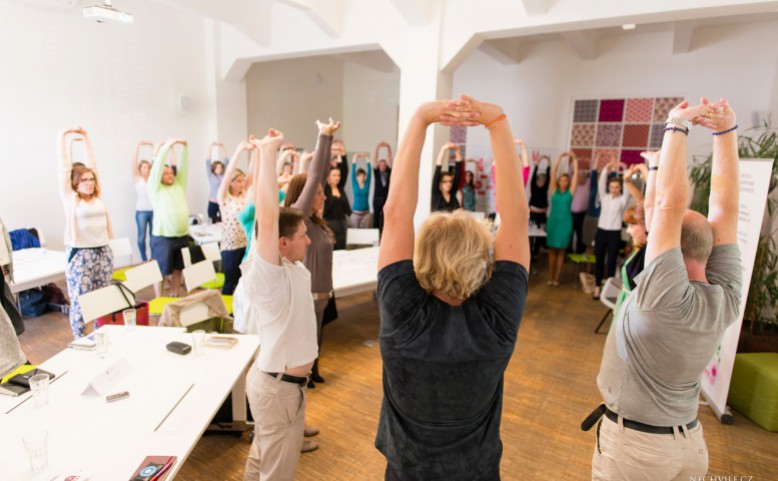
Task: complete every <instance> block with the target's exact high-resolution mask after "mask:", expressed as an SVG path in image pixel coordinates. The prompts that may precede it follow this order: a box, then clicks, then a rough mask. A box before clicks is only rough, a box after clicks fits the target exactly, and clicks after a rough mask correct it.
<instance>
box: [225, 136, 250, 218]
mask: <svg viewBox="0 0 778 481" xmlns="http://www.w3.org/2000/svg"><path fill="white" fill-rule="evenodd" d="M254 148H255V146H254V144H252V143H250V142H246V141H245V140H244V141H242V142H241V143H240V144H238V147H237V148H236V149H235V153H234V154H233V155H232V159H230V162H229V164H227V170H226V171H225V172H224V176H222V181H221V183H220V184H219V191H218V193H217V194H216V198H217V199H218V201H219V203H220V204H221V203H224V202H226V201H227V194H229V193H230V182H232V176H233V174H235V171H236V170H237V169H238V159H239V158H240V154H242V153H243V152H244V151H249V155H251V152H253V150H254Z"/></svg>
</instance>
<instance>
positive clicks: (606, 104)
mask: <svg viewBox="0 0 778 481" xmlns="http://www.w3.org/2000/svg"><path fill="white" fill-rule="evenodd" d="M682 100H683V97H653V98H651V97H644V98H629V99H597V100H593V99H583V100H576V101H575V105H574V106H573V124H572V128H571V135H570V148H571V149H572V150H573V152H575V154H576V156H577V157H578V158H579V160H581V161H582V163H583V162H586V163H588V161H591V160H592V159H594V157H595V156H596V155H597V153H602V154H610V155H611V156H613V157H614V158H616V159H619V160H620V161H621V162H624V163H625V164H627V165H631V164H634V163H637V162H642V158H641V157H640V152H642V151H644V150H657V149H659V148H660V147H661V146H662V137H663V135H664V121H665V120H666V119H667V114H668V113H669V112H670V109H672V108H673V107H674V106H676V105H678V104H679V103H681V101H682Z"/></svg>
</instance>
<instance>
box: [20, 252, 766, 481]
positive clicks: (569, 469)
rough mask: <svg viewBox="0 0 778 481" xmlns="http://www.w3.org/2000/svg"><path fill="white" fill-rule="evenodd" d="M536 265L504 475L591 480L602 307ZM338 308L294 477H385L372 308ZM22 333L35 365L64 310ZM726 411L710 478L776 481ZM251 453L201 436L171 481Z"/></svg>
mask: <svg viewBox="0 0 778 481" xmlns="http://www.w3.org/2000/svg"><path fill="white" fill-rule="evenodd" d="M543 267H544V266H542V265H541V266H540V268H539V270H540V275H537V276H531V282H530V290H529V297H528V301H527V309H526V311H525V314H524V318H523V319H522V323H521V328H520V329H519V340H518V343H517V345H516V350H515V352H514V355H513V359H512V361H511V363H510V365H509V366H508V370H507V371H506V374H505V400H504V408H503V421H502V440H503V444H504V452H503V457H502V478H503V479H504V480H549V479H564V480H578V479H589V478H590V473H591V457H592V451H593V447H594V432H593V431H590V432H586V433H585V432H582V431H581V430H580V428H579V426H580V423H581V421H582V420H583V418H584V417H586V415H587V414H588V413H589V412H590V411H591V410H592V409H593V408H594V407H595V406H596V405H597V404H598V403H599V402H600V396H599V393H598V391H597V388H596V385H595V377H596V375H597V371H598V369H599V365H600V359H601V356H602V349H603V345H604V342H605V336H604V335H597V334H594V333H593V331H594V327H595V326H596V325H597V322H598V321H599V319H600V317H601V316H602V314H603V313H604V312H605V308H604V307H603V306H602V304H600V303H599V302H595V301H592V300H591V298H590V297H588V296H586V295H584V294H583V292H582V291H581V290H580V288H578V286H577V284H576V283H575V282H574V277H575V270H574V267H573V266H570V265H565V268H564V269H565V270H564V273H563V283H562V285H561V286H559V287H548V286H546V283H545V277H544V268H543ZM338 310H339V314H340V319H338V320H337V321H336V322H334V323H333V324H330V325H329V326H327V327H326V329H325V339H324V345H323V349H322V357H321V369H322V375H323V376H324V377H325V379H326V383H325V384H320V385H317V387H316V389H314V390H310V391H309V397H308V422H309V423H310V424H314V425H317V426H319V428H320V429H321V434H320V435H319V436H317V437H316V438H315V439H316V440H317V441H318V442H319V444H320V446H321V447H320V448H319V450H318V451H315V452H312V453H308V454H303V455H302V456H301V458H300V464H299V468H298V473H297V478H296V479H297V480H300V481H307V480H311V481H313V480H317V481H328V480H332V481H348V480H380V479H383V472H384V469H385V461H384V458H383V457H382V455H381V454H380V453H379V452H378V451H377V450H376V449H375V447H374V446H373V441H374V438H375V432H376V427H377V424H378V413H379V408H380V405H381V357H380V353H379V349H378V323H379V319H378V312H377V309H376V304H375V301H374V300H373V298H372V296H371V295H370V294H364V295H359V296H353V297H350V298H346V299H341V300H339V301H338ZM26 326H27V332H26V333H25V334H23V335H22V336H21V340H22V345H23V348H24V350H25V353H26V354H27V356H28V358H29V359H30V361H32V362H35V363H40V362H43V361H44V360H46V359H47V358H49V357H50V356H52V355H54V354H56V353H57V352H58V351H59V350H61V349H63V348H64V347H65V346H66V345H67V343H68V342H69V340H70V329H69V327H68V323H67V318H66V317H65V316H64V315H62V314H51V313H50V314H47V315H45V316H42V317H39V318H36V319H29V320H27V321H26ZM734 414H735V421H734V424H733V425H730V426H725V425H722V424H720V423H719V422H718V421H717V420H716V419H715V417H714V416H713V414H712V412H711V411H710V409H708V408H707V407H701V408H700V419H701V421H702V423H703V425H704V429H705V437H706V440H707V443H708V449H709V451H710V470H709V475H711V476H713V478H709V479H716V478H715V476H719V477H720V478H719V479H735V478H734V476H753V478H752V479H753V480H755V481H757V480H759V481H775V480H778V434H776V433H769V432H767V431H764V430H763V429H762V428H760V427H759V426H757V425H755V424H754V423H752V422H751V421H749V420H748V419H746V418H745V417H743V416H741V415H740V414H739V413H734ZM248 449H249V442H248V438H247V436H246V435H245V434H244V435H242V436H237V435H234V434H206V435H204V436H203V438H202V439H201V440H200V441H199V442H198V444H197V446H196V447H195V449H194V451H193V452H192V454H191V456H190V457H189V458H188V459H187V461H186V462H185V464H184V466H183V467H182V469H181V471H180V473H179V475H178V477H177V478H176V479H179V480H184V481H189V480H192V481H195V480H230V481H238V480H241V479H242V475H243V466H244V463H245V460H246V456H247V453H248ZM726 476H730V478H726ZM739 479H748V478H739Z"/></svg>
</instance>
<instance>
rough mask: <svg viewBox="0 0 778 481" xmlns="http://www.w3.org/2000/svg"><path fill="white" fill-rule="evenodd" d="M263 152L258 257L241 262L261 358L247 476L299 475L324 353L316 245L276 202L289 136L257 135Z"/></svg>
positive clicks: (252, 394)
mask: <svg viewBox="0 0 778 481" xmlns="http://www.w3.org/2000/svg"><path fill="white" fill-rule="evenodd" d="M252 141H253V143H254V145H255V146H256V147H257V148H259V151H260V165H259V168H257V169H254V176H255V178H254V182H255V186H256V188H255V189H254V202H255V204H256V212H257V214H256V225H255V232H256V235H257V242H255V243H254V245H253V246H254V247H253V248H254V249H256V250H255V252H254V254H255V255H254V256H253V259H252V260H250V261H248V262H246V263H244V264H243V265H242V266H241V269H242V270H243V278H242V284H243V287H244V289H245V293H246V296H247V298H248V299H249V301H250V302H251V304H252V306H253V308H254V309H253V311H254V312H256V317H255V318H254V319H252V320H249V322H255V323H256V331H257V333H258V334H259V339H260V345H261V346H262V347H261V349H260V351H259V356H258V357H257V360H256V361H255V362H254V365H253V366H252V368H251V370H250V372H249V373H248V375H247V378H246V389H247V394H248V398H249V405H250V407H251V413H252V415H253V417H254V422H255V427H254V433H255V435H254V441H253V442H252V444H251V449H250V451H249V456H248V460H247V462H246V470H245V472H244V474H243V479H244V481H249V480H251V481H256V480H258V479H261V480H262V481H265V480H289V481H292V480H294V477H295V471H296V470H297V460H298V459H299V457H300V447H301V446H302V443H303V431H304V429H305V396H306V391H305V390H306V385H307V383H308V375H309V374H310V371H311V367H312V366H313V362H314V360H316V358H317V357H318V355H319V346H318V344H317V340H316V339H317V338H316V335H317V331H316V313H315V312H314V308H313V298H312V297H311V274H310V272H308V270H307V269H306V268H305V266H304V265H303V263H302V260H303V259H304V258H305V251H306V249H307V248H308V245H309V244H310V243H311V241H310V239H309V238H308V235H307V232H306V227H305V223H304V222H303V213H302V212H300V211H299V210H297V209H292V208H280V209H279V207H278V186H277V185H276V172H275V165H276V156H277V154H278V149H279V148H280V147H281V145H282V144H283V142H284V137H283V134H282V133H281V132H278V131H276V130H272V129H271V130H270V131H269V132H268V135H267V136H265V137H264V138H263V139H262V140H255V139H252Z"/></svg>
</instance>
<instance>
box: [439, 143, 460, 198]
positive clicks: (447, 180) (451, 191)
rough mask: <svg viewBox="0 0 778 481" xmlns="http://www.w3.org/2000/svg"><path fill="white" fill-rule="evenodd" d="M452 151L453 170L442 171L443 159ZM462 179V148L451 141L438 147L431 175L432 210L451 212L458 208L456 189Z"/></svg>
mask: <svg viewBox="0 0 778 481" xmlns="http://www.w3.org/2000/svg"><path fill="white" fill-rule="evenodd" d="M452 150H453V151H454V172H453V173H452V172H451V170H447V171H446V172H443V171H442V169H443V159H444V158H445V157H446V155H450V154H449V151H452ZM461 181H462V150H461V149H460V148H459V146H458V145H457V144H455V143H453V142H449V143H447V144H445V145H443V147H441V149H440V153H439V154H438V160H437V161H436V162H435V175H434V176H433V177H432V212H439V211H443V212H451V211H455V210H457V209H459V208H460V205H459V200H458V199H457V191H458V190H459V184H460V183H461Z"/></svg>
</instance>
